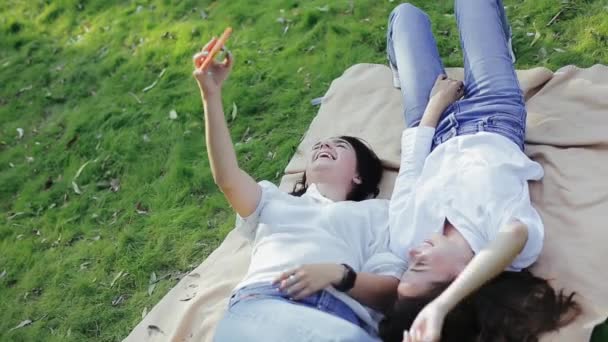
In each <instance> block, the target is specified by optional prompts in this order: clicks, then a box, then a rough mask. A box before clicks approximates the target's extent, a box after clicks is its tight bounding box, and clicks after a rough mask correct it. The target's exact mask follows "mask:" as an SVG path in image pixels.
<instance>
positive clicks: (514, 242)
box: [380, 0, 577, 341]
mask: <svg viewBox="0 0 608 342" xmlns="http://www.w3.org/2000/svg"><path fill="white" fill-rule="evenodd" d="M455 14H456V20H457V23H458V27H459V30H460V39H461V44H462V50H463V54H464V69H465V80H464V83H462V82H460V81H455V80H451V79H448V78H447V77H446V76H445V75H444V74H445V71H444V69H443V66H442V63H441V60H440V58H439V54H438V51H437V47H436V44H435V40H434V38H433V35H432V32H431V26H430V21H429V18H428V16H427V15H426V14H424V13H423V12H422V11H421V10H419V9H418V8H416V7H414V6H412V5H410V4H402V5H400V6H398V7H397V8H396V9H395V10H394V11H393V12H392V14H391V15H390V19H389V27H388V58H389V63H390V66H391V68H392V69H393V72H394V75H395V81H396V82H395V83H396V85H398V86H399V87H400V88H401V90H402V93H403V98H404V103H405V121H406V124H407V128H406V129H405V130H404V132H403V136H402V142H401V144H402V147H401V148H402V151H401V158H402V159H401V168H400V171H399V175H398V178H397V180H396V184H395V189H394V192H393V195H392V198H391V203H390V210H389V214H390V219H389V222H390V230H391V240H390V245H391V249H392V250H393V251H394V252H395V253H396V254H397V255H400V256H403V257H404V258H405V259H406V261H407V262H408V269H407V271H406V272H405V273H404V275H403V276H402V278H401V282H400V284H399V288H398V295H399V299H398V301H397V303H396V305H395V306H394V308H393V312H392V313H390V314H389V316H388V317H387V319H386V320H385V321H383V322H382V323H381V327H380V331H381V332H380V334H381V336H382V337H383V339H384V340H387V341H401V340H406V341H438V340H439V339H440V338H441V340H442V341H535V340H536V339H537V338H538V336H539V335H540V334H542V333H544V332H546V331H550V330H554V329H557V328H558V327H560V326H562V325H564V324H566V323H568V322H570V321H571V320H572V319H573V318H574V316H575V315H576V312H577V306H576V304H575V303H574V302H573V300H572V295H570V296H566V295H563V294H562V292H560V293H556V292H555V291H554V290H553V289H552V288H551V286H550V285H549V284H548V283H547V281H546V280H543V279H540V278H537V277H535V276H533V275H531V273H529V272H527V271H526V270H525V269H526V268H527V267H529V266H530V265H532V263H534V262H535V261H536V259H537V258H538V256H539V254H540V252H541V249H542V246H543V234H544V233H543V229H544V228H543V223H542V221H541V218H540V216H539V214H538V213H537V211H536V210H535V209H534V207H533V206H532V204H531V201H530V195H529V192H528V181H530V180H539V179H541V178H542V176H543V169H542V167H541V166H540V165H539V164H538V163H536V162H533V161H532V160H530V159H529V158H528V157H527V156H526V155H525V154H524V152H523V147H524V136H525V124H526V109H525V104H524V98H523V96H522V92H521V90H520V87H519V83H518V80H517V76H516V74H515V70H514V68H513V64H512V61H513V60H514V58H513V56H512V52H511V51H510V28H509V25H508V23H507V21H506V16H505V13H504V8H503V6H502V3H501V1H500V0H476V1H472V0H456V2H455ZM404 330H407V332H406V333H404Z"/></svg>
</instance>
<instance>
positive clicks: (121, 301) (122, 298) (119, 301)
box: [112, 295, 127, 306]
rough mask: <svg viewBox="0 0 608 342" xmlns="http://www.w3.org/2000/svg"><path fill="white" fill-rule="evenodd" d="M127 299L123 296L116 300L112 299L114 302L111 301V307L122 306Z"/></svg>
mask: <svg viewBox="0 0 608 342" xmlns="http://www.w3.org/2000/svg"><path fill="white" fill-rule="evenodd" d="M126 299H127V297H126V296H125V295H120V296H118V297H116V298H114V300H113V301H112V306H117V305H120V304H122V303H123V302H124V301H125V300H126Z"/></svg>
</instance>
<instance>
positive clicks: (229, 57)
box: [222, 50, 234, 69]
mask: <svg viewBox="0 0 608 342" xmlns="http://www.w3.org/2000/svg"><path fill="white" fill-rule="evenodd" d="M233 64H234V56H232V52H230V50H226V58H225V59H224V61H223V62H222V65H223V66H224V67H225V68H228V69H231V68H232V65H233Z"/></svg>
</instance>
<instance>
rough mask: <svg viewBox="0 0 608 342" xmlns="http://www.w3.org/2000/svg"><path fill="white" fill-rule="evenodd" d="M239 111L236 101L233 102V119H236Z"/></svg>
mask: <svg viewBox="0 0 608 342" xmlns="http://www.w3.org/2000/svg"><path fill="white" fill-rule="evenodd" d="M237 113H238V108H237V106H236V103H234V102H232V115H231V116H232V121H234V120H235V119H236V115H237Z"/></svg>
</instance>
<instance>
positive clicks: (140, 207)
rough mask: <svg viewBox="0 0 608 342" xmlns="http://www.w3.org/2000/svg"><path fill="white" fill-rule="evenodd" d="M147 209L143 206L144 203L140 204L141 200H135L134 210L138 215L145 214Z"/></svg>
mask: <svg viewBox="0 0 608 342" xmlns="http://www.w3.org/2000/svg"><path fill="white" fill-rule="evenodd" d="M149 211H150V210H149V209H148V208H146V207H144V205H143V204H141V202H137V204H136V205H135V212H136V213H138V214H140V215H147V214H148V212H149Z"/></svg>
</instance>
